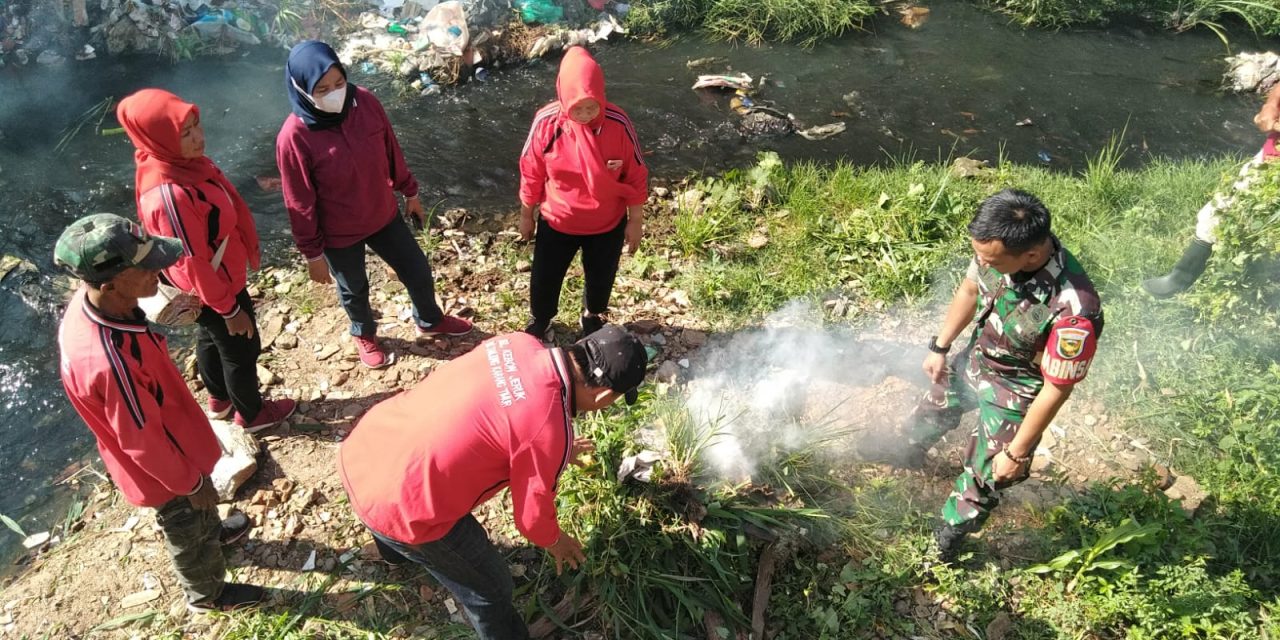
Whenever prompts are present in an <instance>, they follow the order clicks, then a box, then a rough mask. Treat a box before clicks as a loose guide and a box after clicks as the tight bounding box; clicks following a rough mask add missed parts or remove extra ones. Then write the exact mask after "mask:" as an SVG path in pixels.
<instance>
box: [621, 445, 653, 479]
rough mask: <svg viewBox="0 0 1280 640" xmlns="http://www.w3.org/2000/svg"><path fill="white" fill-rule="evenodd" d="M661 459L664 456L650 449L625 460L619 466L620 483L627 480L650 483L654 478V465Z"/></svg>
mask: <svg viewBox="0 0 1280 640" xmlns="http://www.w3.org/2000/svg"><path fill="white" fill-rule="evenodd" d="M661 459H662V454H660V453H658V452H657V451H650V450H648V449H645V450H644V451H641V452H640V453H637V454H635V455H633V456H627V457H625V458H623V459H622V463H621V464H619V465H618V482H625V481H626V480H627V478H635V479H636V480H639V481H640V482H649V480H650V479H651V478H652V477H653V465H654V463H656V462H657V461H659V460H661Z"/></svg>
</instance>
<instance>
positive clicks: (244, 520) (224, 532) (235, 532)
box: [218, 511, 253, 544]
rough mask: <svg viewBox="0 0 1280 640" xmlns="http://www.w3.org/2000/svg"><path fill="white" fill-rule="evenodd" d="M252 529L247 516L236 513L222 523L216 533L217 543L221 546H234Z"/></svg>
mask: <svg viewBox="0 0 1280 640" xmlns="http://www.w3.org/2000/svg"><path fill="white" fill-rule="evenodd" d="M252 528H253V523H252V522H249V516H246V515H244V514H243V513H240V512H239V511H237V512H235V513H232V514H231V515H229V516H227V519H226V520H223V521H222V529H221V530H220V531H218V541H219V542H221V543H222V544H235V543H237V542H239V541H240V540H241V539H243V538H244V537H245V535H247V534H248V533H249V530H250V529H252Z"/></svg>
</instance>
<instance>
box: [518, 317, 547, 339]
mask: <svg viewBox="0 0 1280 640" xmlns="http://www.w3.org/2000/svg"><path fill="white" fill-rule="evenodd" d="M550 328H551V322H550V321H542V320H539V319H537V318H534V319H533V320H530V321H529V324H527V325H525V326H524V332H525V333H527V334H529V335H531V336H533V337H535V338H537V339H539V340H546V339H547V329H550Z"/></svg>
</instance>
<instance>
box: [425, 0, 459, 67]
mask: <svg viewBox="0 0 1280 640" xmlns="http://www.w3.org/2000/svg"><path fill="white" fill-rule="evenodd" d="M419 29H420V30H421V31H422V32H424V33H426V34H427V38H428V39H429V40H430V41H431V46H433V47H435V48H436V49H439V50H441V51H445V52H448V53H451V54H453V55H455V56H460V55H462V52H463V50H465V49H466V48H467V44H468V43H469V41H470V34H469V32H468V31H467V12H466V10H465V9H464V8H463V7H462V3H461V2H458V0H449V2H441V3H440V4H438V5H436V6H434V7H432V8H431V11H429V12H427V17H425V18H423V19H422V24H421V26H420V27H419Z"/></svg>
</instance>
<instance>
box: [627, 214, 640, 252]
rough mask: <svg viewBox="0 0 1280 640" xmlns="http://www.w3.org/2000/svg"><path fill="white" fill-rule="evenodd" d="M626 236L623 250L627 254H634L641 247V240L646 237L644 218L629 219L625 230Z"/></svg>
mask: <svg viewBox="0 0 1280 640" xmlns="http://www.w3.org/2000/svg"><path fill="white" fill-rule="evenodd" d="M623 237H624V238H625V240H624V244H623V246H622V250H623V251H624V252H626V253H627V255H632V254H634V253H635V252H636V250H638V249H639V248H640V240H641V239H642V238H644V220H641V219H640V218H631V219H630V220H628V221H627V229H626V231H625V232H624V235H623Z"/></svg>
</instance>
